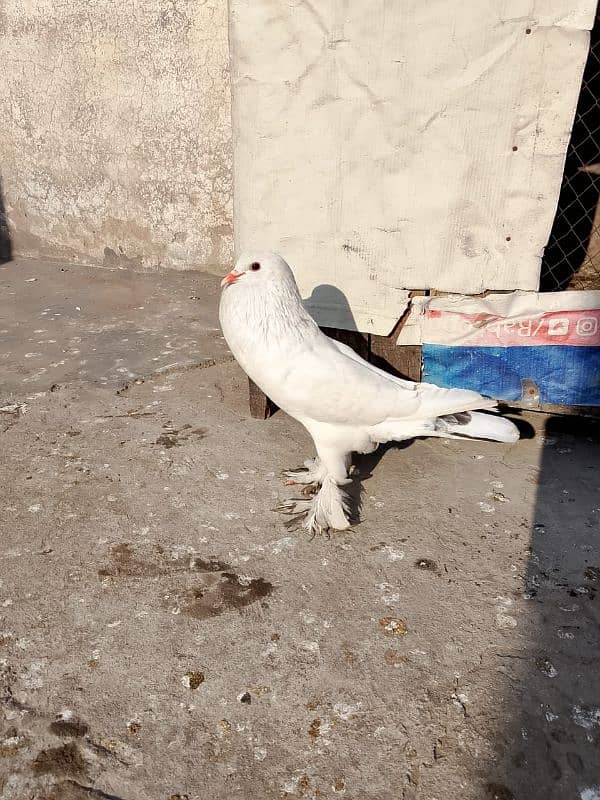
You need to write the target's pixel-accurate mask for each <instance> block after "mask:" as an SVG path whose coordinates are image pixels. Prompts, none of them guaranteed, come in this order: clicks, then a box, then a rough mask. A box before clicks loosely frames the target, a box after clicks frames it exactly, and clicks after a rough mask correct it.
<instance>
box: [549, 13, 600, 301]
mask: <svg viewBox="0 0 600 800" xmlns="http://www.w3.org/2000/svg"><path fill="white" fill-rule="evenodd" d="M599 101H600V14H599V15H598V16H597V17H596V23H595V25H594V30H593V31H592V35H591V47H590V53H589V56H588V60H587V64H586V68H585V72H584V75H583V83H582V86H581V94H580V95H579V103H578V105H577V112H576V114H575V122H574V124H573V131H572V134H571V142H570V144H569V149H568V151H567V159H566V162H565V172H564V176H563V183H562V187H561V191H560V198H559V201H558V209H557V212H556V218H555V220H554V225H553V227H552V232H551V234H550V240H549V242H548V245H547V247H546V250H545V252H544V258H543V260H542V273H541V281H540V288H541V290H542V291H546V292H555V291H558V290H560V289H600V203H599V197H600V102H599Z"/></svg>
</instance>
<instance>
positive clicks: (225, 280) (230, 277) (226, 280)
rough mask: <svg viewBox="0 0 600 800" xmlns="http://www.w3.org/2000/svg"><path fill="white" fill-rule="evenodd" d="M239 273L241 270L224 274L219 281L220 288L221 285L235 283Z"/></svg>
mask: <svg viewBox="0 0 600 800" xmlns="http://www.w3.org/2000/svg"><path fill="white" fill-rule="evenodd" d="M241 275H242V273H241V272H230V273H229V275H225V277H224V278H223V280H222V281H221V288H223V286H229V284H230V283H235V282H236V281H237V279H238V278H240V277H241Z"/></svg>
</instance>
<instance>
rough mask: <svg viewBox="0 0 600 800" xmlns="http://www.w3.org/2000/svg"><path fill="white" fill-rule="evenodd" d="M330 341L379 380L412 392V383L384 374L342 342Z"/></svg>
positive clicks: (413, 383) (387, 373) (413, 385)
mask: <svg viewBox="0 0 600 800" xmlns="http://www.w3.org/2000/svg"><path fill="white" fill-rule="evenodd" d="M328 338H329V337H328ZM331 341H332V342H333V343H334V345H335V346H336V347H337V349H338V350H339V351H340V352H342V353H343V354H344V355H345V356H348V358H351V359H353V360H354V361H358V362H359V363H360V364H362V365H363V366H364V367H367V368H368V369H369V370H370V371H371V372H374V373H375V374H376V375H379V376H380V377H381V378H385V380H387V381H391V382H392V383H395V384H396V385H397V386H401V387H402V388H403V389H410V390H411V391H414V388H415V385H416V384H415V382H414V381H407V380H404V378H397V377H396V376H395V375H390V373H389V372H384V370H382V369H379V367H376V366H375V365H374V364H370V363H369V362H368V361H365V360H364V358H361V357H360V356H359V355H358V353H356V352H355V351H354V350H353V349H352V348H351V347H348V345H347V344H342V342H338V341H337V340H336V339H332V340H331Z"/></svg>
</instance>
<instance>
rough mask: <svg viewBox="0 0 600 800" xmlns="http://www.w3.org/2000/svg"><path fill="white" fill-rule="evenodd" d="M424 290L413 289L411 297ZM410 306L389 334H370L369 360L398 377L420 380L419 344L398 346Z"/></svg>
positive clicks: (420, 356) (420, 293)
mask: <svg viewBox="0 0 600 800" xmlns="http://www.w3.org/2000/svg"><path fill="white" fill-rule="evenodd" d="M424 294H425V292H424V291H413V292H411V297H415V296H416V295H424ZM409 313H410V306H409V308H408V309H407V310H406V311H405V313H404V314H403V315H402V317H401V318H400V319H399V320H398V322H397V323H396V325H395V326H394V330H393V331H392V332H391V333H390V334H389V336H375V335H371V336H370V337H369V338H370V341H369V361H370V362H371V363H372V364H374V365H375V366H376V367H379V368H380V369H383V370H385V371H386V372H391V373H392V375H396V377H399V378H407V379H408V380H411V381H420V380H421V375H422V366H423V365H422V355H421V345H420V344H415V345H401V346H398V345H397V344H396V342H397V341H398V336H399V335H400V331H401V330H402V328H403V327H404V324H405V322H406V320H407V319H408V315H409Z"/></svg>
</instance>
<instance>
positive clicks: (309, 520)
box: [275, 475, 350, 537]
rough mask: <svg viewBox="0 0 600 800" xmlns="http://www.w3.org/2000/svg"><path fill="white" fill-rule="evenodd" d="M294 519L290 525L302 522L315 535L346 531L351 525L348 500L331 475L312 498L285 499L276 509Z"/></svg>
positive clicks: (326, 477)
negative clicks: (332, 531)
mask: <svg viewBox="0 0 600 800" xmlns="http://www.w3.org/2000/svg"><path fill="white" fill-rule="evenodd" d="M275 510H276V511H280V512H281V513H283V514H288V515H289V516H290V517H292V519H291V520H290V523H289V527H292V526H294V525H299V524H301V525H302V527H303V528H304V529H305V530H307V531H308V532H309V533H310V534H311V535H312V536H313V537H314V536H316V534H317V533H324V532H327V531H330V530H334V531H344V530H347V529H348V528H349V527H350V520H349V519H348V514H349V509H348V500H347V498H346V496H345V495H344V492H343V491H342V489H341V488H340V487H339V486H338V484H337V483H336V482H335V480H334V478H332V477H331V475H327V476H325V478H324V479H323V485H322V486H321V488H320V490H319V491H318V492H317V494H316V495H315V496H314V497H313V498H312V499H311V500H304V499H300V498H297V499H290V500H285V501H284V502H283V503H281V504H280V505H279V506H278V507H277V508H276V509H275Z"/></svg>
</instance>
